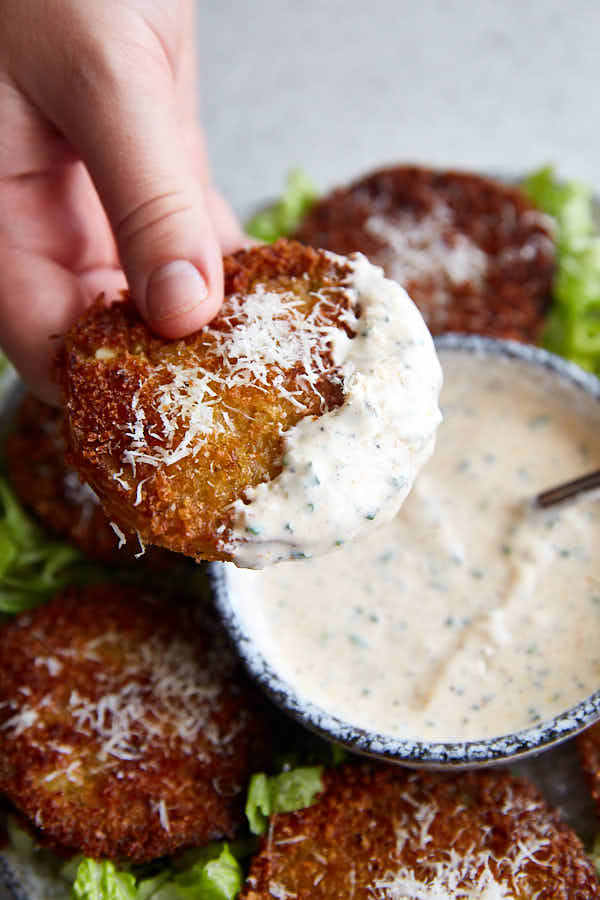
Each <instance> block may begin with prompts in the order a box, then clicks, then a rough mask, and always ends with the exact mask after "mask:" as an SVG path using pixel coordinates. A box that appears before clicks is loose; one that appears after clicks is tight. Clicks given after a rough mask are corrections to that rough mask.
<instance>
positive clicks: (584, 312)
mask: <svg viewBox="0 0 600 900" xmlns="http://www.w3.org/2000/svg"><path fill="white" fill-rule="evenodd" d="M524 187H525V191H526V192H527V194H528V196H529V198H530V200H531V202H532V203H533V204H535V206H537V207H538V209H540V210H542V211H543V212H545V213H548V214H549V215H551V216H552V217H553V218H554V220H555V222H556V273H555V277H554V284H553V290H552V293H553V304H552V308H551V310H550V315H549V318H548V324H547V327H546V330H545V333H544V335H543V344H544V346H545V347H547V348H548V350H553V351H554V352H555V353H560V354H561V355H562V356H566V357H567V358H568V359H571V360H573V361H574V362H577V363H579V365H581V366H583V367H584V368H586V369H589V370H590V371H592V372H596V373H597V374H600V231H599V229H598V226H597V224H596V221H595V216H594V200H593V196H592V191H591V189H590V188H589V187H588V186H587V185H584V184H582V183H581V182H579V181H566V182H562V181H559V180H558V179H557V178H556V176H555V174H554V170H553V169H552V167H551V166H545V167H544V168H542V169H539V170H538V171H537V172H534V173H533V174H532V175H530V176H529V177H528V178H527V179H526V181H525V183H524Z"/></svg>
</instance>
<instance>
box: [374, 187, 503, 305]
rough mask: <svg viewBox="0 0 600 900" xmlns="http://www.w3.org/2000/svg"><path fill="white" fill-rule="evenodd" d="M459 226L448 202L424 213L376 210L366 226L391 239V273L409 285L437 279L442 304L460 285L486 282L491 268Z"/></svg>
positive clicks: (436, 289)
mask: <svg viewBox="0 0 600 900" xmlns="http://www.w3.org/2000/svg"><path fill="white" fill-rule="evenodd" d="M453 227H454V215H453V212H452V210H451V208H450V207H449V206H448V205H447V204H446V203H442V202H440V203H437V204H436V205H435V206H434V207H433V208H432V210H431V211H430V212H428V213H427V214H426V215H425V216H423V217H421V218H417V217H416V216H415V214H414V212H412V211H406V212H401V213H398V214H397V215H395V216H393V217H391V216H381V215H373V216H371V217H370V218H369V219H367V222H366V224H365V228H366V231H367V232H368V233H370V234H371V235H373V237H376V238H378V239H379V240H380V241H382V242H383V243H384V244H385V250H384V251H383V254H384V256H385V258H386V268H387V270H388V272H389V273H390V276H391V277H392V278H394V279H395V280H396V281H398V282H399V283H400V284H403V285H406V284H408V283H409V282H411V281H419V280H423V279H427V280H428V281H432V282H433V287H434V291H433V296H434V298H435V301H436V303H438V304H440V305H445V304H446V303H448V301H449V300H450V298H451V290H452V288H453V287H455V286H456V285H459V284H464V283H465V282H470V283H473V284H476V285H481V284H482V282H483V279H484V278H485V275H486V272H487V268H488V258H487V255H486V254H485V253H484V251H483V250H481V248H480V247H478V246H477V244H476V243H475V242H474V241H473V240H471V238H469V237H468V236H467V235H465V234H462V233H460V232H455V231H453Z"/></svg>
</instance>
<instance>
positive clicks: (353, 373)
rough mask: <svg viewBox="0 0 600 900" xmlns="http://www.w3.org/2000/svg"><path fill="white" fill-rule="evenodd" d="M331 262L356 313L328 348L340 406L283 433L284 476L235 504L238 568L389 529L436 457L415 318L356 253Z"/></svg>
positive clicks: (432, 378) (427, 341)
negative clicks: (342, 268)
mask: <svg viewBox="0 0 600 900" xmlns="http://www.w3.org/2000/svg"><path fill="white" fill-rule="evenodd" d="M329 255H330V256H331V257H332V259H335V260H338V261H339V262H341V263H346V264H347V265H348V266H349V268H350V272H351V274H350V276H349V278H348V280H347V283H346V284H345V285H344V292H345V293H346V294H347V296H348V297H350V298H351V299H352V301H353V305H358V307H359V309H360V316H359V317H358V318H356V317H355V316H353V315H352V316H349V317H348V321H347V324H348V325H349V326H350V327H351V329H352V331H353V333H354V337H353V338H352V339H350V338H349V337H348V335H347V334H346V332H345V331H343V330H342V329H337V331H338V334H337V336H336V338H335V340H332V342H331V354H332V357H333V361H334V363H335V365H336V366H337V367H338V369H339V373H340V379H341V382H342V386H343V392H344V401H343V403H342V405H341V406H339V407H337V408H336V409H333V410H331V411H330V412H326V413H324V414H323V415H322V416H318V417H310V416H307V417H305V418H304V419H301V420H300V422H298V424H297V425H295V426H294V427H293V428H290V430H289V431H287V432H284V434H283V448H284V455H283V460H282V463H283V471H282V472H281V474H280V475H277V476H276V477H275V478H274V479H273V480H272V481H267V482H264V483H263V484H259V485H257V486H256V487H254V488H249V489H248V490H247V491H246V498H245V500H244V501H241V500H238V501H237V502H236V503H235V504H234V510H235V521H234V526H233V528H232V539H231V541H230V544H229V547H228V549H229V550H230V552H231V554H232V557H233V559H235V561H236V564H237V565H238V566H246V567H248V568H251V569H259V568H262V567H263V566H268V565H273V564H274V563H276V562H279V561H281V560H284V559H303V558H305V557H312V556H318V555H320V554H323V553H327V552H328V551H330V550H331V549H332V548H334V547H336V546H339V545H341V544H343V543H345V542H346V541H350V540H354V539H356V538H358V537H361V536H364V535H366V534H368V533H369V532H371V531H374V530H375V529H376V528H377V527H378V525H379V524H382V523H384V522H390V521H391V520H392V519H393V518H394V516H395V515H396V513H397V512H398V510H399V509H400V506H401V505H402V503H403V502H404V499H405V497H406V496H407V494H408V492H409V491H410V489H411V487H412V484H413V481H414V479H415V476H416V474H417V472H418V471H419V470H420V468H421V466H423V465H424V463H425V462H426V461H427V460H428V459H429V457H430V455H431V452H432V450H433V445H434V438H435V431H436V428H437V427H438V425H439V423H440V419H441V416H440V411H439V408H438V398H439V393H440V387H441V383H442V373H441V371H440V366H439V363H438V360H437V356H436V353H435V349H434V346H433V341H432V339H431V335H430V334H429V331H428V330H427V326H426V325H425V322H424V321H423V317H422V316H421V313H420V312H419V311H418V309H417V307H416V306H415V304H414V303H413V301H412V300H411V299H410V297H409V296H408V294H407V293H406V291H405V290H404V288H401V287H400V285H399V284H396V282H395V281H391V280H390V279H389V278H385V276H384V274H383V271H382V269H380V268H379V267H378V266H374V265H372V264H371V263H370V262H369V261H368V260H367V258H366V257H365V256H363V255H362V254H361V253H354V254H352V256H350V257H348V258H347V259H346V258H344V257H341V256H334V254H329ZM366 460H368V465H367V466H365V461H366Z"/></svg>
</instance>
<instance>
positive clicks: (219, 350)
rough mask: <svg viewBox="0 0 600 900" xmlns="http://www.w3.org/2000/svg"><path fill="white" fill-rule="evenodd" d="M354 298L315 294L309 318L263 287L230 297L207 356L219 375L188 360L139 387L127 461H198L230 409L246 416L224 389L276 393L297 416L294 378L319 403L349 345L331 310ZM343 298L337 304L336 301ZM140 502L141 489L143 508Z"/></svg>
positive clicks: (339, 290)
mask: <svg viewBox="0 0 600 900" xmlns="http://www.w3.org/2000/svg"><path fill="white" fill-rule="evenodd" d="M347 293H348V290H347V288H346V287H344V286H343V285H340V286H339V287H336V288H328V289H323V290H322V291H316V292H313V294H312V295H311V296H312V297H313V299H316V301H317V302H316V303H315V305H314V307H313V309H312V311H311V312H310V313H309V314H308V315H306V314H305V313H304V312H303V311H302V305H303V301H302V300H300V299H298V298H297V297H296V296H295V295H294V294H292V293H289V294H286V293H279V292H276V291H268V290H266V289H265V288H264V286H262V285H258V286H257V287H256V288H255V290H254V291H253V292H252V293H250V294H248V295H245V296H242V295H240V294H233V295H231V296H230V297H228V298H227V299H226V301H225V304H224V306H223V310H222V313H221V321H224V322H225V323H227V324H228V325H229V326H230V327H229V328H228V329H227V330H223V331H221V330H217V329H213V330H212V332H211V333H212V337H213V339H214V341H213V343H212V344H211V345H210V347H209V348H208V349H207V354H208V355H212V356H214V357H216V358H219V359H220V360H222V362H221V363H220V366H219V372H218V373H217V372H213V371H210V370H209V369H206V367H205V366H204V365H203V364H202V362H201V360H200V359H198V362H197V363H194V362H193V360H190V359H189V358H187V359H186V364H185V365H177V364H175V363H174V362H169V363H165V364H164V365H162V366H159V367H158V368H157V369H155V371H154V373H153V376H152V381H153V382H155V383H156V384H155V385H154V386H153V385H152V384H149V382H142V383H140V386H139V389H138V391H137V392H136V394H135V395H134V398H133V402H132V412H133V418H132V420H131V422H130V423H129V424H128V425H127V426H126V428H125V433H126V436H127V437H128V438H129V440H130V444H129V447H128V448H127V449H126V450H125V451H124V453H123V462H124V463H126V464H128V465H129V466H130V467H131V469H132V471H133V473H134V474H135V471H136V466H137V465H138V464H140V463H145V464H147V465H150V466H153V467H158V466H172V465H174V464H175V463H177V462H179V461H180V460H182V459H185V458H186V457H189V456H192V457H193V456H195V455H196V454H197V453H198V452H199V451H200V450H201V449H202V447H203V445H204V443H205V442H206V439H207V438H208V437H209V436H213V435H218V434H220V433H224V432H226V431H230V430H231V428H232V422H231V419H230V417H229V415H228V413H227V412H226V410H229V411H230V412H240V411H239V410H235V409H233V408H232V407H231V406H229V405H227V404H222V403H220V402H219V395H218V388H219V387H220V386H224V387H225V388H227V389H232V388H235V387H239V386H246V387H248V386H251V387H253V388H254V389H258V390H265V391H266V390H275V392H276V393H278V394H279V395H280V396H283V397H286V398H287V399H288V400H289V402H290V403H291V404H292V405H293V406H295V407H296V408H297V409H299V410H303V409H306V405H305V404H304V403H302V401H301V399H300V392H299V391H292V390H289V389H288V388H286V386H285V380H286V378H287V376H288V375H289V374H290V373H291V372H292V371H294V372H295V373H296V378H297V380H298V381H299V383H300V384H302V386H303V387H304V388H308V389H309V390H311V391H313V392H314V393H316V394H318V395H319V396H320V394H319V391H318V381H319V379H320V378H321V377H322V376H323V374H324V373H326V372H327V371H328V366H327V365H326V363H325V361H324V356H325V352H326V351H327V350H330V351H331V352H332V353H335V351H336V348H337V347H339V345H340V343H342V344H343V343H345V342H347V341H348V340H349V337H348V335H347V334H346V332H345V330H344V329H343V328H340V327H338V326H337V325H336V326H333V325H331V324H330V323H329V321H328V318H327V315H326V312H327V308H328V307H329V308H331V307H335V308H337V306H338V305H339V299H340V295H343V296H346V294H347ZM336 294H337V302H335V301H334V299H333V297H334V295H336ZM342 319H343V321H344V323H345V324H347V325H348V327H349V328H351V327H352V326H353V325H355V324H356V317H355V316H353V315H352V313H349V312H348V313H346V314H344V316H343V317H342ZM148 390H150V397H151V399H150V400H149V398H148ZM142 395H143V397H144V403H148V402H151V403H152V406H153V408H154V409H155V410H156V412H157V413H158V415H159V417H160V430H159V431H155V430H154V431H153V430H151V428H150V426H149V424H148V421H147V417H146V413H145V411H144V408H143V405H142ZM242 414H243V415H246V414H244V413H243V412H242ZM118 474H119V476H120V475H121V473H118ZM113 477H115V478H117V475H115V476H113ZM140 499H141V494H140V493H139V487H138V492H137V493H136V505H137V504H138V503H139V502H140Z"/></svg>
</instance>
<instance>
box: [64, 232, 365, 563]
mask: <svg viewBox="0 0 600 900" xmlns="http://www.w3.org/2000/svg"><path fill="white" fill-rule="evenodd" d="M224 265H225V289H226V290H225V294H226V302H225V305H224V307H223V310H222V311H221V313H220V314H219V315H218V316H217V317H216V318H215V319H214V320H213V322H211V324H210V326H208V327H207V328H206V329H203V330H202V331H200V332H197V333H196V334H194V335H191V336H190V337H188V338H184V339H183V340H180V341H166V340H162V339H160V338H158V337H156V336H155V335H153V334H152V333H151V332H150V331H149V329H148V328H147V327H146V325H145V324H144V323H143V322H142V321H141V319H140V318H139V316H138V314H137V313H136V311H135V308H134V306H133V304H132V303H131V302H129V301H125V302H123V303H115V304H113V305H112V306H111V307H106V306H104V305H102V304H100V303H97V304H96V305H95V306H94V307H92V309H91V310H90V311H89V312H88V314H87V315H86V316H84V317H83V318H82V319H81V320H80V321H79V322H78V323H77V324H76V325H75V326H74V327H73V329H72V330H71V331H70V332H69V334H68V335H67V338H66V342H65V347H64V350H63V352H62V354H61V355H60V357H59V360H58V364H57V368H58V372H59V378H60V381H61V384H62V390H63V396H64V401H65V407H66V412H67V419H68V436H67V440H68V445H69V459H70V461H71V462H72V463H73V465H75V467H76V468H77V469H78V471H79V472H80V474H81V476H82V477H83V478H84V479H85V480H86V481H88V482H89V484H91V485H92V487H93V488H94V490H95V491H96V493H97V494H98V495H99V496H100V498H101V500H102V503H103V505H104V508H105V510H106V512H107V514H108V516H109V518H110V519H111V520H114V521H115V522H117V523H118V524H119V525H120V527H121V528H122V529H123V530H126V531H129V532H138V533H139V535H140V536H141V539H142V541H143V542H144V543H156V544H158V545H161V546H163V547H167V548H169V549H172V550H176V551H179V552H182V553H186V554H188V555H190V556H195V557H197V558H205V559H228V558H231V552H230V550H229V549H228V547H227V537H228V534H229V529H230V527H231V523H232V515H233V514H232V503H233V502H234V501H235V500H236V499H239V498H243V496H244V491H245V490H246V489H247V488H249V487H251V486H255V485H257V484H259V483H261V482H263V481H267V480H269V479H271V478H273V477H274V476H275V475H276V474H278V472H279V471H280V470H281V455H282V438H281V432H282V431H283V430H284V429H288V428H290V427H291V426H293V425H295V424H296V423H297V422H298V421H299V420H300V419H301V418H303V417H305V416H307V415H308V416H312V415H320V414H321V413H323V412H324V411H326V410H328V409H332V408H334V407H336V406H338V405H339V404H340V403H341V402H342V390H341V382H340V378H339V374H338V373H337V372H336V370H335V369H334V367H333V364H332V361H331V357H330V350H329V347H328V346H327V345H325V346H322V347H320V348H319V357H320V360H321V364H322V365H323V366H324V371H323V373H322V375H320V376H319V380H318V384H317V390H316V391H315V390H314V389H313V388H311V387H310V386H309V385H308V384H307V383H306V380H305V379H304V378H303V377H302V369H301V367H300V365H299V364H297V365H294V366H293V367H292V368H290V369H287V370H285V372H284V373H283V376H282V379H281V381H282V385H283V393H282V392H281V391H280V390H275V388H274V387H273V380H274V378H275V377H276V373H274V374H270V375H269V378H270V380H269V381H268V382H267V384H266V386H265V384H264V383H263V384H257V383H255V382H252V381H249V383H246V384H236V385H234V386H230V385H229V384H228V383H223V382H222V383H218V382H217V380H216V379H218V378H219V377H220V375H221V374H222V371H223V369H222V366H223V359H222V357H221V356H219V347H220V341H221V339H222V338H223V336H224V335H225V336H227V335H231V334H232V332H233V330H234V329H235V327H236V326H237V325H239V324H240V322H241V321H242V320H243V317H241V315H240V310H239V308H238V307H236V306H232V302H231V298H232V295H233V297H234V299H235V298H236V297H237V296H238V295H240V294H242V295H246V294H249V293H251V292H252V291H254V290H257V289H258V290H263V289H264V290H265V291H268V292H275V293H277V294H281V295H284V294H285V296H286V298H288V299H289V298H292V299H293V300H294V301H295V302H296V308H297V310H298V312H299V314H300V315H301V316H303V317H307V316H308V315H309V314H310V313H311V312H312V311H314V310H315V307H316V306H317V304H318V303H319V302H320V301H321V300H322V299H323V297H325V298H329V299H331V300H333V301H334V302H333V303H328V302H325V304H324V306H323V307H322V312H321V315H322V317H323V318H324V320H325V322H326V324H328V325H330V326H336V327H340V328H344V330H345V331H347V326H346V325H345V324H344V314H345V313H347V310H348V309H349V308H350V305H351V301H350V299H349V297H348V294H347V292H346V290H345V288H344V287H343V285H344V283H345V281H344V280H345V278H346V276H347V274H348V268H347V266H345V265H343V264H341V263H339V262H336V261H334V260H332V259H331V258H330V257H329V256H328V255H327V254H325V253H323V252H317V251H315V250H312V249H310V248H306V247H302V246H301V245H300V244H295V243H290V242H286V241H279V242H277V243H276V244H275V245H273V246H272V247H260V248H254V249H252V250H247V251H240V252H239V253H236V254H234V255H233V256H230V257H227V258H225V260H224ZM241 310H242V311H243V306H242V307H241ZM290 327H291V328H292V329H293V328H294V325H293V323H292V325H291V326H290ZM174 367H175V368H176V369H177V370H178V371H179V372H182V371H183V372H186V371H187V372H189V371H190V369H193V370H194V371H196V370H197V369H198V368H200V369H201V370H202V371H204V372H208V373H214V376H215V381H214V382H212V383H211V389H212V390H214V391H215V401H214V411H213V416H214V421H215V422H216V423H217V425H218V428H219V429H220V430H217V431H215V432H213V433H209V434H207V435H205V436H204V437H203V438H202V440H200V441H197V440H196V444H195V448H196V449H195V452H194V454H193V455H188V456H186V457H185V458H182V459H180V460H179V461H176V462H170V463H169V464H168V465H165V464H162V463H161V464H160V465H153V464H152V462H148V461H145V459H140V457H139V455H138V456H137V457H136V460H135V463H134V465H132V464H131V462H124V456H126V454H127V451H128V450H130V449H131V447H132V437H131V435H132V431H133V430H135V420H136V416H137V425H138V426H139V427H141V428H142V430H143V433H144V441H145V442H146V444H145V448H146V449H147V451H148V454H149V455H150V456H152V455H154V456H156V454H160V453H161V452H162V451H163V450H164V448H165V446H166V445H167V444H168V445H169V446H171V447H177V446H181V441H182V440H184V437H185V422H183V420H181V419H180V420H179V421H178V422H177V423H176V424H177V427H176V432H175V434H174V436H171V437H170V438H169V439H167V438H166V436H165V435H166V431H165V424H164V421H163V419H162V418H161V415H160V413H159V411H158V410H157V404H158V403H159V399H158V398H159V397H160V395H161V391H162V392H163V394H164V392H165V391H166V392H168V391H170V390H171V388H172V385H173V384H174V379H175V377H176V376H174V375H173V368H174ZM280 374H281V373H280ZM286 391H287V393H286ZM290 392H293V396H291V397H290ZM169 396H170V395H169ZM132 407H135V409H136V412H135V413H134V412H132ZM175 408H177V403H171V405H170V407H169V412H168V415H169V416H171V419H172V416H173V413H172V410H173V409H175ZM142 416H143V419H142V418H141V417H142ZM140 422H141V423H142V424H141V426H140Z"/></svg>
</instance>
